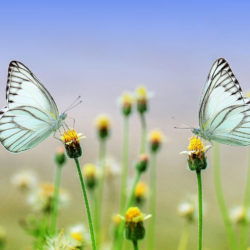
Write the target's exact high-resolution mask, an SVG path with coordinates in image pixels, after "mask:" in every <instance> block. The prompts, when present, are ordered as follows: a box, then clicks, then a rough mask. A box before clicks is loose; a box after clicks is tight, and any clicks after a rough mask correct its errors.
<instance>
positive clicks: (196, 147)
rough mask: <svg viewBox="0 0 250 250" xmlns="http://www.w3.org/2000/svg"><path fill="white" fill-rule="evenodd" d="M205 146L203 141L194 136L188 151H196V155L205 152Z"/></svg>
mask: <svg viewBox="0 0 250 250" xmlns="http://www.w3.org/2000/svg"><path fill="white" fill-rule="evenodd" d="M204 149H205V148H204V144H203V142H202V141H201V139H200V138H199V137H197V136H192V137H191V138H190V141H189V146H188V150H189V151H194V152H195V153H200V152H204Z"/></svg>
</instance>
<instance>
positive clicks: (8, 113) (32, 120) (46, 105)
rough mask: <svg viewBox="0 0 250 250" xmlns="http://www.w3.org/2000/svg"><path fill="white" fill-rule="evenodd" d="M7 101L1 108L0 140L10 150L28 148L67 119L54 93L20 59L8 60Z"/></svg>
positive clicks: (15, 150)
mask: <svg viewBox="0 0 250 250" xmlns="http://www.w3.org/2000/svg"><path fill="white" fill-rule="evenodd" d="M6 99H7V105H6V107H4V108H3V109H2V110H1V111H0V142H1V143H2V145H3V146H4V147H5V148H6V149H7V150H8V151H10V152H14V153H18V152H22V151H25V150H28V149H31V148H33V147H35V146H36V145H38V144H39V143H40V142H42V141H43V140H44V139H46V138H47V137H48V136H49V135H50V134H51V133H53V132H54V133H55V132H56V131H57V130H58V129H59V128H60V127H61V126H62V124H63V122H64V120H65V119H66V117H67V115H66V113H62V114H61V115H60V114H59V112H58V108H57V106H56V103H55V101H54V99H53V97H52V96H51V95H50V93H49V92H48V90H47V89H46V88H45V87H44V86H43V85H42V84H41V83H40V81H39V80H38V79H37V78H36V77H35V76H34V74H33V73H32V72H31V71H30V70H29V69H28V68H27V67H26V66H25V65H24V64H22V63H20V62H17V61H12V62H10V65H9V69H8V80H7V86H6Z"/></svg>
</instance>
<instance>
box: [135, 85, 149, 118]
mask: <svg viewBox="0 0 250 250" xmlns="http://www.w3.org/2000/svg"><path fill="white" fill-rule="evenodd" d="M150 97H151V93H148V91H147V89H146V87H145V86H139V87H138V88H137V89H136V100H137V110H138V112H139V113H140V114H143V113H145V112H146V111H147V110H148V100H149V98H150Z"/></svg>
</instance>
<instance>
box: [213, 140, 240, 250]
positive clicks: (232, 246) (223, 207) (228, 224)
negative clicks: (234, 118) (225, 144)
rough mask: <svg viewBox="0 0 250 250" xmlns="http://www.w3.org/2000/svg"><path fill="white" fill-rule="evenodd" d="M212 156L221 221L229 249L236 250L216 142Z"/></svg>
mask: <svg viewBox="0 0 250 250" xmlns="http://www.w3.org/2000/svg"><path fill="white" fill-rule="evenodd" d="M213 158H214V159H213V164H214V166H213V169H214V185H215V192H216V196H217V201H218V204H219V208H220V212H221V215H222V218H223V222H224V225H225V228H226V233H227V237H228V241H229V244H230V249H233V250H237V242H236V237H235V234H234V231H233V226H232V223H231V221H230V217H229V214H228V211H227V207H226V202H225V199H224V195H223V191H222V184H221V174H220V148H219V145H218V144H217V143H215V145H214V156H213Z"/></svg>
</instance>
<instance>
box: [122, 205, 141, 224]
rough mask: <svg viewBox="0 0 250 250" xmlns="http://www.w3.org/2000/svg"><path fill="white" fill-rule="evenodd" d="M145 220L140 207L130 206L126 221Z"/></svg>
mask: <svg viewBox="0 0 250 250" xmlns="http://www.w3.org/2000/svg"><path fill="white" fill-rule="evenodd" d="M140 221H143V214H142V212H141V211H140V209H139V208H138V207H130V208H129V209H128V210H127V213H126V222H140Z"/></svg>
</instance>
